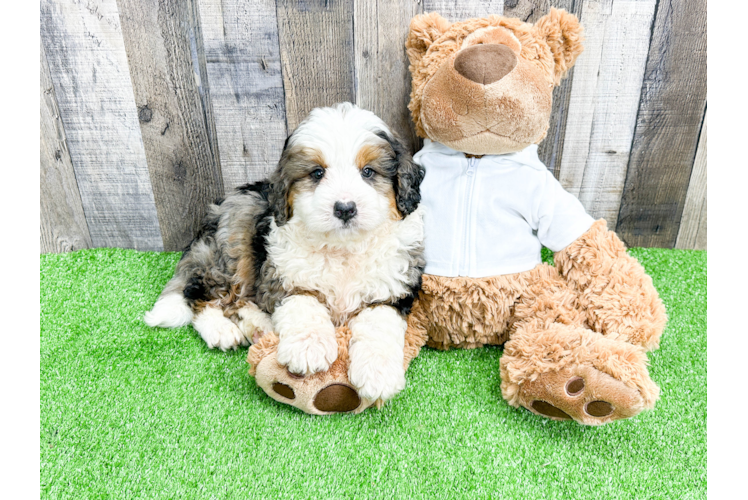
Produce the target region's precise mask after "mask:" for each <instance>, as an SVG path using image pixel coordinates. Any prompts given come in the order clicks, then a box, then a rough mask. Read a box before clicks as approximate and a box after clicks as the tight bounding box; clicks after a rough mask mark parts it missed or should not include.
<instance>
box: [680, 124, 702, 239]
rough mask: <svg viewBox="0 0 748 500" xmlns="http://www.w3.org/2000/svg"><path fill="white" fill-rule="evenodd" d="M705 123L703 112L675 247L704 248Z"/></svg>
mask: <svg viewBox="0 0 748 500" xmlns="http://www.w3.org/2000/svg"><path fill="white" fill-rule="evenodd" d="M706 123H707V117H706V113H704V126H703V127H702V128H701V135H700V136H699V147H698V149H697V150H696V159H695V160H694V162H693V169H692V170H691V179H690V181H689V183H688V192H687V193H686V201H685V204H684V206H683V217H681V221H680V227H679V228H678V239H677V240H676V241H675V248H688V249H694V250H706V197H707V196H706V194H707V190H706Z"/></svg>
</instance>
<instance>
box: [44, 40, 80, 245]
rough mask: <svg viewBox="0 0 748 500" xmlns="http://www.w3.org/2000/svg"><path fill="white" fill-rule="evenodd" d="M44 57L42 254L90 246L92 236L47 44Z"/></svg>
mask: <svg viewBox="0 0 748 500" xmlns="http://www.w3.org/2000/svg"><path fill="white" fill-rule="evenodd" d="M40 59H41V78H40V92H39V96H40V101H41V102H40V106H39V108H40V124H39V126H40V132H41V133H40V136H41V137H40V138H41V141H40V146H41V148H40V153H39V159H40V174H41V183H40V202H41V203H40V205H41V207H40V208H41V210H40V219H41V220H40V222H41V228H40V229H41V231H40V234H41V253H48V252H54V253H59V252H71V251H73V250H80V249H81V248H90V247H91V246H92V243H91V236H90V235H89V233H88V225H87V224H86V216H85V215H84V214H83V205H82V204H81V196H80V193H79V192H78V184H77V183H76V181H75V172H73V162H72V160H71V159H70V152H69V151H68V144H67V139H66V138H65V129H64V128H63V125H62V120H61V119H60V111H59V109H58V107H57V98H56V97H55V89H54V86H53V85H52V79H51V78H50V76H49V66H48V65H47V59H46V56H45V54H44V46H42V47H41V50H40Z"/></svg>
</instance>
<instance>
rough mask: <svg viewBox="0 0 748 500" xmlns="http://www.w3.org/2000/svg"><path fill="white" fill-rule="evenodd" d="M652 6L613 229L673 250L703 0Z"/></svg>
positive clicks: (685, 174) (689, 160)
mask: <svg viewBox="0 0 748 500" xmlns="http://www.w3.org/2000/svg"><path fill="white" fill-rule="evenodd" d="M658 5H659V7H658V10H657V18H656V21H655V25H654V32H653V34H652V43H651V45H650V49H649V58H648V61H647V68H646V72H645V74H644V86H643V91H642V98H641V103H640V105H639V114H638V118H637V121H636V132H635V134H634V143H633V147H632V151H631V159H630V160H629V168H628V175H627V177H626V184H625V187H624V191H623V197H622V200H621V207H620V215H619V222H618V226H617V228H616V231H617V232H618V233H619V234H620V236H621V238H622V239H623V241H624V242H625V243H626V244H627V245H629V246H645V247H664V248H672V247H673V246H674V245H675V242H676V239H677V237H678V221H679V220H681V216H682V213H683V206H684V202H685V199H686V192H687V191H688V186H689V179H690V177H691V168H692V165H693V158H694V154H695V153H696V147H697V143H698V136H699V129H700V128H701V124H702V120H703V116H704V110H705V108H706V39H707V35H706V0H688V1H685V2H679V3H677V4H674V3H673V2H659V3H658Z"/></svg>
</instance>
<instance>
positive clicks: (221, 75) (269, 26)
mask: <svg viewBox="0 0 748 500" xmlns="http://www.w3.org/2000/svg"><path fill="white" fill-rule="evenodd" d="M196 1H197V2H198V6H199V13H200V22H201V23H200V27H201V30H202V40H203V44H204V50H205V57H206V63H207V75H208V81H209V87H210V100H211V102H212V108H213V115H214V117H215V126H216V134H217V139H218V149H219V151H220V161H221V171H222V174H223V183H224V187H225V189H226V191H229V190H231V189H233V188H235V187H237V186H240V185H242V184H245V183H247V182H253V181H257V180H260V179H263V178H265V177H266V176H267V174H268V173H269V172H270V171H272V169H273V168H275V165H276V164H277V163H278V159H279V158H280V153H281V151H282V149H283V143H284V142H285V140H286V136H287V131H286V116H285V115H286V110H285V104H284V95H283V78H282V76H281V63H280V53H279V47H278V25H277V24H278V23H277V20H276V10H275V2H273V1H272V0H258V1H253V2H252V4H251V6H250V5H248V3H247V2H246V1H242V0H196Z"/></svg>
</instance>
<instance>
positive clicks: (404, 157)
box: [377, 131, 425, 217]
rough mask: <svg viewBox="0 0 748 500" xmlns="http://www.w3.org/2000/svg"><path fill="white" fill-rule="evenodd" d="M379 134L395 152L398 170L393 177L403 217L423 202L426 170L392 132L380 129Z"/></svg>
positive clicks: (396, 198) (396, 199)
mask: <svg viewBox="0 0 748 500" xmlns="http://www.w3.org/2000/svg"><path fill="white" fill-rule="evenodd" d="M377 135H378V136H379V137H381V138H382V139H384V140H385V141H387V142H388V143H389V145H390V147H391V148H392V151H393V152H394V153H395V162H396V163H397V165H396V170H395V177H394V178H393V179H392V186H393V188H394V190H395V203H396V204H397V210H398V211H399V212H400V214H401V215H402V216H403V217H407V216H408V215H410V214H411V213H412V212H413V211H414V210H415V209H416V208H418V204H419V203H420V202H421V189H420V188H421V182H423V176H424V174H425V171H424V170H423V168H421V167H420V166H419V165H418V164H416V163H415V162H414V161H413V157H412V156H411V155H410V152H408V148H406V147H405V145H404V144H403V143H402V142H400V140H399V139H398V138H397V137H395V136H394V135H392V134H389V133H386V132H383V131H379V132H377Z"/></svg>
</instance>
